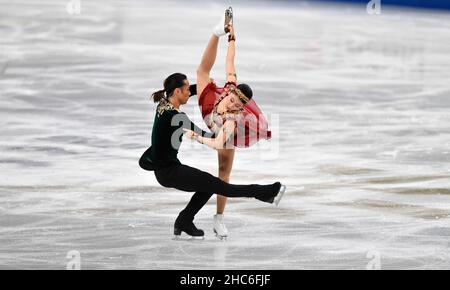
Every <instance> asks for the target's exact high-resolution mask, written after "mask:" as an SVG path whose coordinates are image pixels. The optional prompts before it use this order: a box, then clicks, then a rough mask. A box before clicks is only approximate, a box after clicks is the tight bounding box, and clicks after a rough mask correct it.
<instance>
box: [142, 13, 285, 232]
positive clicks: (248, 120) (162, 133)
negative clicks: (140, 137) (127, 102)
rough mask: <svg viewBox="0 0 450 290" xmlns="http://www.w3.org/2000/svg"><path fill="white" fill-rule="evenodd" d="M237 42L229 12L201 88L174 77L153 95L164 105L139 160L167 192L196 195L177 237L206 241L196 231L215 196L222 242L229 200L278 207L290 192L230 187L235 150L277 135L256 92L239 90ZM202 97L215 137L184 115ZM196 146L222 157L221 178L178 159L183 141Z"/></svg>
mask: <svg viewBox="0 0 450 290" xmlns="http://www.w3.org/2000/svg"><path fill="white" fill-rule="evenodd" d="M226 34H228V51H227V59H226V84H225V86H224V87H217V85H216V84H215V83H214V81H212V79H211V78H210V71H211V69H212V67H213V65H214V62H215V59H216V55H217V46H218V42H219V38H220V37H222V36H224V35H226ZM235 41H236V36H235V34H234V26H233V12H232V10H231V7H230V8H229V9H227V10H226V11H225V14H224V15H223V17H222V20H221V21H220V23H219V24H218V25H217V26H216V27H215V28H214V30H213V35H212V36H211V38H210V40H209V42H208V45H207V47H206V49H205V51H204V53H203V56H202V60H201V63H200V65H199V67H198V68H197V84H196V85H190V84H189V81H188V80H187V77H186V75H184V74H181V73H174V74H172V75H170V76H169V77H167V78H166V79H165V81H164V89H162V90H159V91H157V92H154V93H153V94H152V98H153V100H154V101H155V102H156V103H158V106H157V109H156V115H155V120H154V124H153V130H152V145H151V147H149V148H148V149H147V150H146V151H145V152H144V154H143V155H142V156H141V158H140V160H139V165H140V166H141V167H142V168H143V169H145V170H151V171H154V174H155V177H156V179H157V181H158V182H159V183H160V184H161V185H162V186H164V187H168V188H175V189H178V190H182V191H188V192H195V193H194V195H193V196H192V198H191V200H190V201H189V203H188V204H187V206H186V207H185V208H184V209H183V210H182V211H181V212H180V214H179V215H178V217H177V219H176V221H175V225H174V234H175V236H176V237H179V236H180V235H181V233H182V232H185V233H186V234H188V235H189V236H191V237H203V236H204V232H203V231H202V230H200V229H197V227H196V226H195V225H194V223H193V220H194V217H195V215H196V214H197V213H198V212H199V210H200V209H201V208H202V207H203V206H204V205H205V204H206V203H207V202H208V200H209V199H210V197H211V196H212V195H213V194H217V195H218V196H222V198H219V197H218V215H216V216H215V223H214V232H215V233H216V234H217V236H218V237H220V238H224V237H226V236H227V230H226V227H225V225H224V224H223V220H222V219H221V218H220V217H221V216H222V215H221V214H222V213H223V209H224V207H225V203H226V198H227V197H249V198H256V199H258V200H260V201H263V202H267V203H273V204H276V205H278V203H279V202H280V200H281V198H282V196H283V194H284V192H285V190H286V187H285V186H284V185H282V184H281V183H280V182H275V183H272V184H267V185H259V184H248V185H236V184H230V183H228V182H229V176H230V173H231V167H232V163H233V158H234V148H235V147H244V148H245V147H249V146H251V145H253V144H255V143H256V142H257V141H259V140H260V139H270V137H271V132H270V131H269V130H268V124H267V121H266V120H265V118H264V116H263V115H262V113H261V110H260V109H259V108H258V106H257V105H256V103H255V102H254V100H253V92H252V90H251V88H250V87H249V86H248V85H246V84H239V85H237V78H236V70H235V66H234V55H235ZM195 94H198V96H199V98H198V102H199V107H200V110H201V112H202V116H203V119H204V121H205V123H206V125H207V126H208V128H209V129H210V130H211V131H212V132H205V131H203V130H202V129H200V128H199V127H198V126H196V125H195V124H194V123H192V122H191V121H190V119H189V118H188V117H187V115H186V114H185V113H183V112H181V111H180V107H181V105H184V104H186V103H187V101H188V99H189V97H190V96H192V95H195ZM183 136H186V137H188V138H189V139H193V140H196V141H198V142H200V143H201V144H204V145H206V146H208V147H211V148H213V149H215V150H217V151H218V159H219V178H218V177H215V176H213V175H211V174H209V173H207V172H204V171H201V170H199V169H196V168H193V167H190V166H187V165H185V164H182V163H181V162H180V161H179V159H178V157H177V154H178V149H179V148H180V145H181V142H182V137H183Z"/></svg>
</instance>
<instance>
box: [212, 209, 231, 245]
mask: <svg viewBox="0 0 450 290" xmlns="http://www.w3.org/2000/svg"><path fill="white" fill-rule="evenodd" d="M214 233H215V234H216V237H217V238H218V239H219V240H227V237H228V229H227V227H226V226H225V223H224V222H223V214H216V215H214Z"/></svg>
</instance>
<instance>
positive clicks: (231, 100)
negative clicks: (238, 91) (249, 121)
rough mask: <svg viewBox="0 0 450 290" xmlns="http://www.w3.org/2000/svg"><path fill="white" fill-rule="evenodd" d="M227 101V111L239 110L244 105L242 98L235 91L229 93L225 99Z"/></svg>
mask: <svg viewBox="0 0 450 290" xmlns="http://www.w3.org/2000/svg"><path fill="white" fill-rule="evenodd" d="M223 101H225V103H224V106H225V109H226V111H228V112H229V111H239V110H241V109H242V108H243V107H244V104H243V103H242V101H241V99H239V97H238V96H236V95H235V94H234V93H229V94H228V96H226V97H225V99H224V100H223Z"/></svg>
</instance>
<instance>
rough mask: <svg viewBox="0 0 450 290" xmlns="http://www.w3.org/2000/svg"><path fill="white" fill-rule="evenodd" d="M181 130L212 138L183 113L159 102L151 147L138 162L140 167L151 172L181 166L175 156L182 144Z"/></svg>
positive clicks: (211, 135) (211, 134) (166, 103)
mask: <svg viewBox="0 0 450 290" xmlns="http://www.w3.org/2000/svg"><path fill="white" fill-rule="evenodd" d="M183 128H186V129H190V130H193V131H195V132H196V133H198V134H199V135H202V136H204V137H208V138H213V137H214V134H213V133H209V132H206V131H203V130H202V129H201V128H199V127H198V126H196V125H195V124H194V123H193V122H192V121H191V120H190V119H189V117H188V116H187V115H186V114H185V113H183V112H181V111H179V110H177V109H176V108H174V107H173V106H172V105H171V104H170V103H169V102H168V101H165V100H163V101H162V102H160V104H159V105H158V107H157V109H156V115H155V121H154V123H153V130H152V145H151V147H150V148H148V149H147V150H146V151H145V152H144V154H143V155H142V157H141V159H140V161H139V164H140V165H141V167H142V168H144V169H146V170H153V169H157V168H163V167H166V166H169V165H172V164H181V162H180V160H178V157H177V155H178V149H179V148H180V145H181V142H182V136H183V133H184V131H183Z"/></svg>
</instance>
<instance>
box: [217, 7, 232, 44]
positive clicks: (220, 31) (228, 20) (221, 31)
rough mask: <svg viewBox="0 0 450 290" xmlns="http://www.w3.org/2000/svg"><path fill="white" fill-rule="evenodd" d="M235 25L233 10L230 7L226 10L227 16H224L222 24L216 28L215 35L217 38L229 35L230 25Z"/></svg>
mask: <svg viewBox="0 0 450 290" xmlns="http://www.w3.org/2000/svg"><path fill="white" fill-rule="evenodd" d="M232 24H233V9H232V8H231V7H230V8H228V9H227V10H225V14H224V15H223V16H222V19H221V20H220V22H219V23H218V24H217V25H216V26H215V27H214V29H213V33H214V35H216V36H217V37H221V36H223V35H225V34H227V33H228V32H230V31H229V28H228V25H232Z"/></svg>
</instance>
